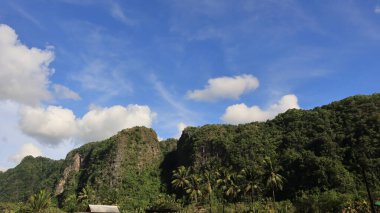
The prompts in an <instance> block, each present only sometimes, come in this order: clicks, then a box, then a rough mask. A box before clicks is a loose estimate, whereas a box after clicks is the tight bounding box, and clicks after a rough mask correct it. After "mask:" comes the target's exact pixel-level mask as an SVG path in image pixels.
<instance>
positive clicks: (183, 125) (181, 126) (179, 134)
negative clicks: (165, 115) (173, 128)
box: [176, 122, 187, 138]
mask: <svg viewBox="0 0 380 213" xmlns="http://www.w3.org/2000/svg"><path fill="white" fill-rule="evenodd" d="M186 127H187V125H186V124H185V123H183V122H180V123H178V124H177V130H178V133H177V135H176V138H180V137H181V135H182V131H183V130H184V129H185V128H186Z"/></svg>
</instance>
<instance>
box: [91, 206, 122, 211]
mask: <svg viewBox="0 0 380 213" xmlns="http://www.w3.org/2000/svg"><path fill="white" fill-rule="evenodd" d="M87 211H88V212H93V213H95V212H96V213H120V211H119V208H117V206H107V205H88V208H87Z"/></svg>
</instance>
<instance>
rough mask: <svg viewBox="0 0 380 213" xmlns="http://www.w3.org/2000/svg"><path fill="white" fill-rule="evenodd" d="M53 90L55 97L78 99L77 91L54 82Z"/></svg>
mask: <svg viewBox="0 0 380 213" xmlns="http://www.w3.org/2000/svg"><path fill="white" fill-rule="evenodd" d="M53 90H54V93H55V96H56V97H57V98H62V99H72V100H80V99H81V98H80V96H79V95H78V93H76V92H74V91H72V90H71V89H69V88H67V87H65V86H63V85H60V84H54V85H53Z"/></svg>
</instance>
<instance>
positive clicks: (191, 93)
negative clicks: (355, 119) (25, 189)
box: [0, 0, 380, 170]
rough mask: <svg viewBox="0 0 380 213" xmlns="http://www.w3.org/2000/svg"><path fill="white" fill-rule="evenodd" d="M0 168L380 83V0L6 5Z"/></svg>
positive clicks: (242, 117)
mask: <svg viewBox="0 0 380 213" xmlns="http://www.w3.org/2000/svg"><path fill="white" fill-rule="evenodd" d="M0 24H2V25H0V85H1V86H0V116H1V117H2V119H1V120H0V139H1V140H0V145H1V146H2V149H1V150H0V169H2V170H4V169H6V168H10V167H13V166H15V165H16V164H17V163H18V162H19V161H20V159H22V157H24V156H25V155H29V154H30V155H34V156H38V155H42V156H47V157H50V158H54V159H59V158H64V157H65V155H66V153H67V152H68V151H69V150H71V149H72V148H73V147H77V146H79V145H80V144H83V143H86V142H88V141H94V140H101V139H104V138H107V137H109V136H110V135H113V134H115V133H116V132H117V131H119V130H121V129H122V128H127V127H132V126H135V125H144V126H148V127H152V128H153V129H155V130H156V132H157V133H158V136H159V137H160V138H169V137H178V136H179V134H180V130H181V129H182V128H184V127H185V126H187V125H191V126H200V125H204V124H208V123H231V124H238V123H247V122H251V121H264V120H267V119H272V118H273V117H274V116H276V115H277V114H278V113H280V112H283V111H286V110H287V109H289V108H302V109H310V108H313V107H316V106H320V105H324V104H328V103H330V102H332V101H335V100H340V99H342V98H345V97H348V96H352V95H356V94H372V93H376V92H379V90H380V86H379V85H380V84H379V80H380V70H379V69H380V58H379V56H380V1H375V0H357V1H346V0H345V1H343V0H342V1H339V0H337V1H293V0H283V1H255V0H248V1H222V0H199V1H190V0H189V1H188V0H181V1H175V0H173V1H171V0H162V1H153V0H152V1H100V0H93V1H91V0H83V1H76V0H56V1H52V0H36V1H7V0H6V1H1V2H0Z"/></svg>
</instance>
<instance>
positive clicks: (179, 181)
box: [171, 166, 190, 189]
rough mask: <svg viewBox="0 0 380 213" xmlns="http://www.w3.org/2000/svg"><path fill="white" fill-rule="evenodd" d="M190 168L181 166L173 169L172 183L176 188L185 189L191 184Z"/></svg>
mask: <svg viewBox="0 0 380 213" xmlns="http://www.w3.org/2000/svg"><path fill="white" fill-rule="evenodd" d="M189 173H190V169H188V168H186V167H184V166H180V167H178V168H177V169H176V170H174V171H173V180H172V182H171V183H172V185H173V187H174V188H176V189H185V188H186V187H187V186H188V185H189Z"/></svg>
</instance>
